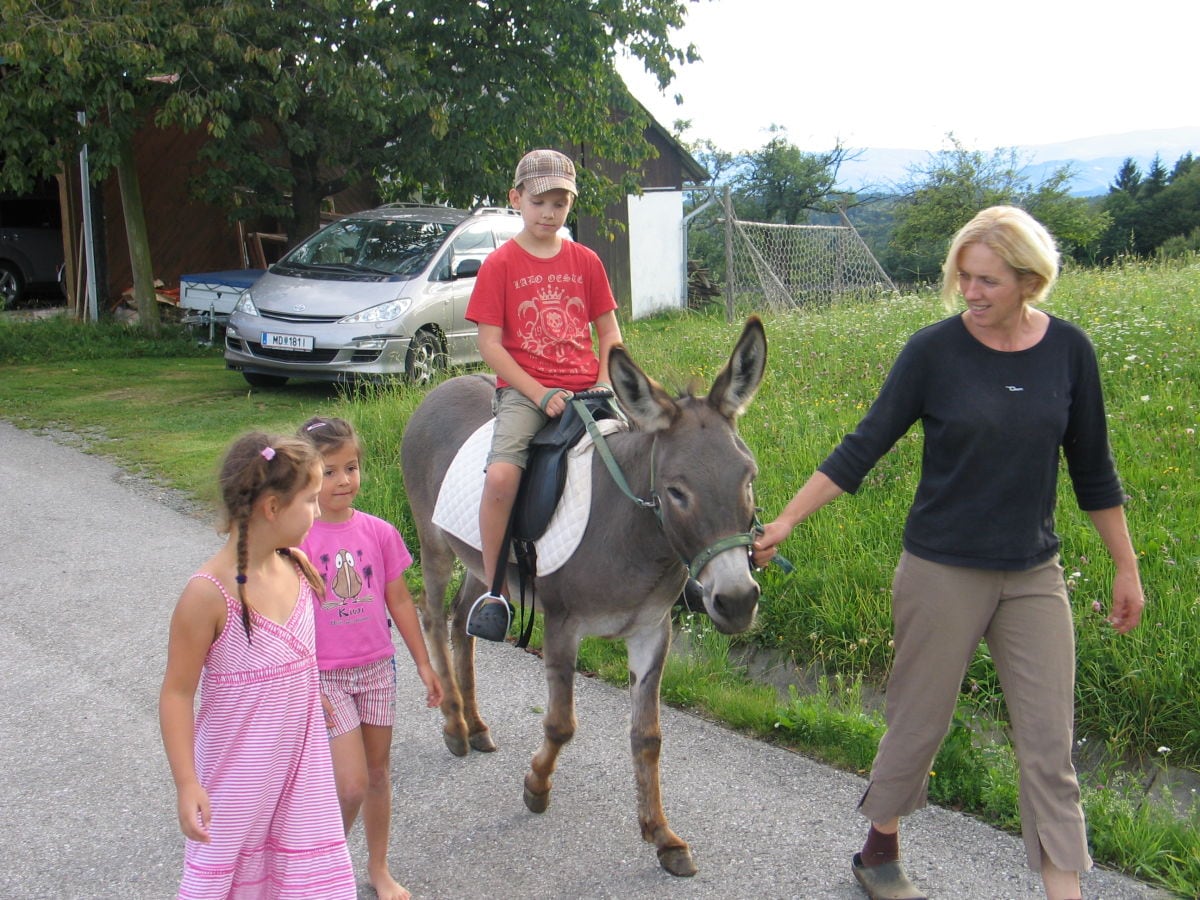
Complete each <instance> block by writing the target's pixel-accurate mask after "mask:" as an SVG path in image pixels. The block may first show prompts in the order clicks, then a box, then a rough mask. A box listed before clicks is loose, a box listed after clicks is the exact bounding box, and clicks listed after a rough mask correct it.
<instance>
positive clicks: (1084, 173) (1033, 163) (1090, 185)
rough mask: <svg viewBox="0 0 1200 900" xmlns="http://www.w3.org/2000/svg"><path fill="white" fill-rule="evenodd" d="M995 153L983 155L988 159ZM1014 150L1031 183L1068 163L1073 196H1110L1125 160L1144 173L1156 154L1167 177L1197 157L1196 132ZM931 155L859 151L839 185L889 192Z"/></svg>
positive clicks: (1199, 136) (1199, 137) (1199, 131)
mask: <svg viewBox="0 0 1200 900" xmlns="http://www.w3.org/2000/svg"><path fill="white" fill-rule="evenodd" d="M970 149H983V148H970ZM994 149H995V148H988V149H985V150H983V152H984V153H987V154H989V155H990V154H991V152H992V151H993V150H994ZM1002 149H1005V150H1007V149H1008V148H1007V147H1005V148H1002ZM1016 149H1017V153H1018V157H1019V158H1020V159H1021V160H1023V161H1025V162H1026V167H1025V172H1026V174H1027V175H1028V176H1029V178H1030V180H1031V181H1032V182H1033V183H1034V184H1039V183H1041V182H1042V181H1044V180H1045V179H1046V177H1047V176H1048V175H1049V174H1050V173H1051V172H1054V171H1056V170H1058V169H1060V168H1062V166H1064V165H1065V164H1067V163H1070V164H1071V165H1072V167H1073V169H1074V171H1075V178H1074V180H1073V181H1072V182H1071V193H1072V194H1073V195H1075V196H1077V197H1092V196H1095V195H1097V194H1106V193H1108V189H1109V186H1110V185H1111V184H1112V183H1113V181H1114V179H1115V178H1116V176H1117V171H1118V170H1119V169H1120V168H1121V164H1122V163H1123V162H1124V161H1125V160H1126V159H1127V158H1129V157H1132V158H1133V160H1134V161H1135V162H1136V163H1137V164H1138V166H1139V167H1140V168H1141V170H1142V174H1145V173H1146V171H1147V170H1148V169H1149V168H1150V164H1151V162H1152V161H1153V159H1154V157H1155V155H1156V154H1157V155H1158V157H1159V158H1160V159H1161V160H1162V162H1163V165H1164V166H1166V167H1167V171H1168V172H1169V171H1170V170H1171V168H1172V167H1173V166H1174V165H1175V161H1176V160H1177V159H1179V157H1181V156H1183V155H1184V154H1185V153H1188V152H1191V153H1194V154H1196V155H1197V156H1200V127H1193V128H1163V129H1158V130H1154V131H1131V132H1129V133H1127V134H1108V135H1101V136H1098V137H1087V138H1078V139H1076V140H1073V141H1063V142H1062V143H1058V144H1036V145H1030V146H1018V147H1017V148H1016ZM931 155H932V153H931V152H930V151H928V150H897V149H877V148H868V149H865V150H862V151H861V155H860V157H859V158H858V159H855V160H850V161H847V162H844V163H842V167H841V169H840V171H839V173H838V174H839V184H840V185H841V186H844V187H848V188H850V189H851V190H864V189H875V190H880V191H883V192H892V191H894V190H895V189H896V188H897V186H898V185H900V184H903V183H905V182H907V181H909V180H910V174H909V172H910V169H911V168H912V167H913V166H924V165H925V164H926V163H927V162H928V161H929V158H930V156H931Z"/></svg>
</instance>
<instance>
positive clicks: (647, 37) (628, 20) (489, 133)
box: [164, 0, 694, 239]
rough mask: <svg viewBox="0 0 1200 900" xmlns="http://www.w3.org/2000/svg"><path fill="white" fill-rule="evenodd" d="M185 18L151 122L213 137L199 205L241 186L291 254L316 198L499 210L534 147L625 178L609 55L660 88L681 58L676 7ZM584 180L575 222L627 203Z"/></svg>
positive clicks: (288, 8)
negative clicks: (362, 185)
mask: <svg viewBox="0 0 1200 900" xmlns="http://www.w3.org/2000/svg"><path fill="white" fill-rule="evenodd" d="M186 2H187V5H188V7H189V21H190V23H191V27H192V30H191V31H190V32H189V33H188V34H187V35H186V38H187V40H186V42H184V46H182V47H181V48H180V50H181V52H180V56H179V59H180V60H181V62H182V63H183V68H182V71H181V74H182V76H183V77H182V78H181V81H180V84H179V85H178V90H177V91H176V93H175V94H174V95H173V96H172V97H171V98H170V101H169V102H168V104H167V106H166V107H165V109H164V114H165V115H166V116H167V117H168V118H170V119H172V120H175V121H180V122H183V123H185V124H188V125H192V126H196V125H201V124H204V123H207V124H208V127H209V128H210V129H211V131H212V133H213V135H214V136H215V137H217V138H219V140H217V141H214V142H212V143H211V144H210V145H209V151H208V152H209V157H210V159H211V160H212V162H213V163H214V165H213V167H212V168H210V169H209V170H207V171H206V172H205V173H204V177H203V188H204V191H205V195H206V197H207V198H208V199H209V200H210V201H213V200H221V199H227V198H228V197H229V196H230V192H231V191H232V190H234V189H235V188H238V187H241V188H247V187H248V188H250V189H251V190H252V191H253V192H254V196H255V197H256V198H257V200H256V202H257V203H261V204H263V205H265V206H266V207H267V208H269V209H270V210H272V211H274V212H277V213H282V214H283V216H284V218H285V220H290V222H291V225H290V227H289V234H290V235H291V237H292V238H293V239H299V238H301V237H304V236H306V235H307V234H308V233H309V232H311V231H312V230H314V229H315V228H316V226H317V224H318V215H319V211H320V202H321V200H322V199H323V198H324V197H327V196H329V195H330V194H333V193H336V192H337V191H338V190H341V189H343V188H345V187H348V186H350V185H352V184H354V183H355V182H357V181H359V180H361V179H364V178H371V177H377V178H379V179H380V180H381V182H382V183H383V184H384V186H385V190H386V192H387V193H388V194H389V195H391V196H393V197H396V198H401V199H409V198H412V197H417V196H420V197H422V198H424V199H427V200H446V201H450V202H452V203H455V204H456V205H469V204H471V203H474V202H477V201H478V200H479V199H481V198H492V199H497V200H499V199H502V198H503V197H504V195H505V193H506V191H507V188H508V187H509V181H510V179H511V177H512V169H513V167H514V166H515V164H516V160H517V159H519V158H520V156H521V155H522V154H523V153H524V152H525V151H527V150H528V149H530V148H531V147H534V146H554V147H560V148H562V149H564V150H568V151H570V150H572V149H579V148H582V147H586V148H587V152H588V159H589V160H591V159H604V160H606V161H608V162H611V163H616V164H619V165H623V166H634V167H636V166H637V164H639V163H640V162H642V161H643V160H644V159H645V158H646V156H647V155H648V153H649V152H650V148H649V145H648V144H647V143H646V142H645V141H644V139H643V137H642V131H643V129H644V128H645V126H646V124H647V120H646V118H645V114H644V112H643V111H642V110H641V109H640V107H638V106H637V104H636V103H635V102H633V100H632V98H631V97H630V96H629V94H628V92H627V91H626V89H625V87H624V84H623V83H622V82H621V80H620V78H619V76H618V75H617V74H616V72H615V69H614V66H613V61H614V57H615V54H616V53H617V52H618V48H620V47H622V46H623V47H625V48H626V49H627V52H629V53H631V54H633V55H634V56H636V57H637V58H639V59H641V60H642V61H643V62H644V63H645V65H646V67H647V69H648V70H649V71H651V72H653V73H654V74H655V75H656V76H657V77H658V79H659V83H660V84H661V85H663V86H665V85H666V84H667V83H669V81H670V80H671V78H672V77H673V68H672V67H673V66H674V65H675V64H677V63H681V62H685V61H688V60H690V59H693V58H694V53H693V52H692V50H691V48H688V49H687V50H679V49H677V48H675V47H674V46H672V45H671V43H670V40H669V31H670V29H672V28H678V27H679V26H680V25H682V23H683V16H684V11H685V9H686V3H684V2H682V0H650V2H639V0H586V2H572V3H561V2H558V0H491V2H486V3H483V2H480V3H462V2H459V0H417V2H411V0H410V2H407V3H399V2H388V0H382V2H379V0H326V2H323V3H319V4H303V5H302V6H299V7H296V6H293V5H291V4H278V3H272V2H269V0H236V2H219V3H218V2H211V0H210V2H198V0H186ZM231 87H233V88H235V89H231ZM265 134H273V135H274V136H275V137H276V138H277V140H276V141H264V135H265ZM580 178H581V181H583V183H584V185H585V189H584V190H583V192H582V197H581V203H580V210H581V211H582V212H584V213H589V212H591V213H598V212H600V211H601V210H602V209H603V207H604V205H605V204H606V203H607V202H609V201H611V200H613V199H616V198H617V197H618V196H622V195H623V194H624V192H625V191H626V190H628V189H629V188H630V187H631V185H630V184H625V185H621V186H618V185H614V184H613V183H612V182H611V181H610V180H608V179H607V178H605V177H604V176H603V175H602V174H601V173H600V172H599V171H598V170H597V169H596V168H593V167H591V166H585V167H584V169H583V171H581V172H580ZM289 195H290V200H289V199H288V198H289Z"/></svg>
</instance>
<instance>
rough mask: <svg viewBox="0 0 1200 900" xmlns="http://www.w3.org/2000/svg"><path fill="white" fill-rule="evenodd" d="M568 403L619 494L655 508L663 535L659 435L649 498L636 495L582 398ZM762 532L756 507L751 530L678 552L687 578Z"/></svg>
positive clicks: (787, 568)
mask: <svg viewBox="0 0 1200 900" xmlns="http://www.w3.org/2000/svg"><path fill="white" fill-rule="evenodd" d="M605 393H607V392H605ZM571 403H572V404H573V405H574V406H575V411H576V412H577V413H579V417H580V418H581V419H583V423H584V425H585V426H586V427H587V431H588V434H589V435H591V437H592V443H593V444H594V445H595V447H596V450H597V451H598V452H599V453H600V458H601V459H603V460H604V465H605V468H607V469H608V473H609V475H611V476H612V480H613V481H614V482H615V483H616V485H617V487H618V488H620V490H621V493H622V494H624V495H625V496H626V497H628V498H629V499H630V500H632V501H633V502H634V503H636V504H637V505H638V506H640V507H642V508H643V509H652V510H654V516H655V518H656V519H658V527H659V529H660V530H661V531H662V532H663V534H664V535H665V534H666V524H665V523H664V522H663V511H662V502H661V501H660V500H659V497H658V489H657V488H656V487H655V480H654V457H655V452H654V451H655V450H657V449H658V435H655V436H654V441H653V442H652V443H651V444H650V498H649V499H644V498H642V497H639V496H638V495H637V494H635V493H634V492H633V491H632V490H630V488H629V483H628V482H627V481H626V480H625V475H624V473H622V472H621V466H620V464H619V463H618V462H617V460H616V458H615V457H613V455H612V451H611V450H610V449H609V448H608V442H607V441H606V440H605V439H604V434H603V433H602V432H601V431H600V429H599V428H598V427H597V425H596V422H595V420H594V419H593V418H592V414H591V413H590V412H588V409H587V405H586V404H584V403H583V402H582V401H581V400H574V399H573V400H572V401H571ZM762 533H763V527H762V523H761V522H760V521H759V520H758V510H757V508H756V509H755V511H754V517H753V518H752V519H751V522H750V530H749V531H743V532H739V533H738V534H731V535H729V537H723V538H721V539H720V540H718V541H716V542H715V543H712V544H710V545H709V546H707V547H705V548H704V549H703V550H701V551H700V552H699V553H697V554H696V555H695V556H694V557H692V558H691V559H690V560H689V559H687V558H686V557H684V556H683V555H682V554H680V557H679V558H680V560H681V561H682V562H683V564H684V566H686V567H687V572H688V579H689V580H691V581H694V580H696V579H697V578H699V576H700V573H701V572H702V571H703V570H704V567H705V566H707V565H708V564H709V563H710V562H712V560H713V558H714V557H716V556H719V555H720V554H722V553H724V552H725V551H726V550H732V549H733V548H734V547H752V546H754V541H755V540H756V539H757V538H758V536H759V535H761V534H762ZM771 562H773V563H775V564H776V565H777V566H779V567H780V568H781V569H783V571H784V572H786V573H790V572H791V571H792V570H793V569H794V566H793V565H792V564H791V563H790V562H789V561H788V560H786V559H784V558H783V557H782V556H780V555H778V554H776V555H775V556H773V557H772V558H771Z"/></svg>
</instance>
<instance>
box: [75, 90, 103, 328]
mask: <svg viewBox="0 0 1200 900" xmlns="http://www.w3.org/2000/svg"><path fill="white" fill-rule="evenodd" d="M78 119H79V124H80V126H81V127H86V126H87V113H84V112H80V113H78ZM79 181H80V187H81V190H80V192H79V195H80V202H81V203H82V207H83V252H84V255H85V256H86V257H87V307H86V308H87V319H88V321H91V322H96V321H99V319H100V312H99V301H98V299H97V298H98V293H97V291H96V248H95V246H94V244H95V240H94V237H93V235H92V185H91V171H90V169H89V168H88V148H87V144H84V145H83V149H82V150H80V151H79Z"/></svg>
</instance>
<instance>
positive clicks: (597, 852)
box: [0, 422, 1167, 900]
mask: <svg viewBox="0 0 1200 900" xmlns="http://www.w3.org/2000/svg"><path fill="white" fill-rule="evenodd" d="M0 484H3V486H4V487H3V490H2V491H0V576H2V578H3V584H4V585H5V587H6V590H5V592H4V596H5V601H6V602H5V606H6V608H7V610H8V613H7V615H8V620H7V621H8V624H7V626H6V627H4V628H2V629H0V786H2V789H3V790H2V793H0V897H3V898H55V900H62V898H84V897H86V898H121V900H132V898H167V897H172V896H174V892H175V889H176V887H177V884H178V878H179V874H180V871H181V866H182V859H183V840H182V837H181V836H180V834H179V830H178V827H177V825H176V822H175V795H174V789H173V786H172V784H171V780H170V776H169V772H168V769H167V765H166V759H165V756H164V754H163V751H162V744H161V742H160V739H159V735H158V717H157V696H158V687H159V682H160V679H161V677H162V670H163V665H164V661H165V648H166V635H167V624H168V620H169V617H170V614H171V610H172V608H173V606H174V603H175V599H176V598H177V597H178V595H179V592H180V590H181V589H182V587H183V585H184V582H185V581H186V579H187V577H188V576H189V575H190V574H191V573H192V572H193V571H194V570H195V569H196V568H197V567H198V566H199V565H200V563H201V562H203V561H204V560H205V559H206V558H207V557H208V556H209V555H211V554H212V553H213V552H214V551H215V549H216V548H217V547H218V546H219V543H220V539H219V538H218V536H217V535H216V533H215V531H214V529H213V527H212V525H211V524H209V523H208V522H206V521H203V520H201V519H199V518H197V517H195V516H194V515H189V514H188V513H187V512H185V511H180V509H179V503H178V500H177V499H176V498H173V497H172V496H171V495H170V494H169V493H168V492H166V491H162V490H159V489H156V488H154V487H153V486H151V485H148V484H146V483H145V482H144V481H142V480H140V479H137V478H134V477H131V476H129V475H127V474H126V473H123V472H122V471H120V470H119V469H117V468H115V467H114V466H113V465H111V464H110V463H108V462H106V461H104V460H103V459H100V458H98V457H96V456H90V455H86V454H84V453H82V452H80V451H79V450H76V449H73V448H71V447H69V446H66V445H64V444H62V443H56V442H55V441H54V440H52V439H50V438H48V437H40V436H37V435H34V434H31V433H28V432H24V431H20V430H18V429H16V428H13V427H12V426H10V425H8V424H6V423H3V422H0ZM480 643H483V642H480ZM479 669H480V684H481V689H480V694H481V698H482V701H483V703H484V705H485V707H484V708H485V715H486V716H487V717H488V719H489V722H490V724H491V726H492V728H493V733H494V735H495V738H496V740H497V742H498V743H499V745H500V750H499V751H498V752H496V753H494V754H490V755H487V754H479V753H472V754H471V755H470V756H469V757H467V758H465V759H458V758H454V757H452V756H451V755H450V754H449V753H448V752H447V751H446V750H445V748H444V746H443V744H442V740H441V734H440V721H439V714H438V713H437V711H436V710H427V709H425V708H424V707H423V705H422V703H421V689H420V683H419V681H418V679H417V677H416V675H415V672H414V670H413V668H412V665H411V662H410V661H409V660H408V659H407V656H406V655H404V654H403V653H402V654H401V656H400V686H399V701H398V702H399V709H398V722H397V725H396V732H395V745H394V748H393V773H394V774H393V777H394V785H395V815H394V819H393V826H392V844H391V856H392V861H393V870H394V872H395V873H396V875H397V876H398V877H399V879H400V880H401V882H402V883H404V884H406V885H407V886H408V887H409V889H410V890H411V891H412V892H413V895H414V897H417V898H476V897H487V898H509V897H513V898H516V897H522V898H528V897H538V898H542V897H571V898H576V897H577V898H671V900H694V898H718V897H719V898H724V900H729V898H734V900H738V898H755V900H773V898H780V900H782V898H804V900H818V898H822V900H824V898H829V900H842V898H844V900H861V898H862V897H864V895H863V894H862V892H861V891H860V889H859V888H858V886H857V885H856V884H855V882H854V880H853V878H852V876H851V875H850V870H849V860H850V856H851V854H852V853H853V851H854V850H856V849H857V848H858V847H859V846H860V844H861V841H862V837H863V833H864V823H863V820H862V819H861V818H860V817H859V815H858V814H857V813H856V812H855V808H854V807H855V804H856V802H857V800H858V797H859V795H860V794H861V792H862V790H863V787H864V782H863V780H862V779H861V778H859V777H856V776H854V775H849V774H846V773H844V772H840V771H838V770H836V769H832V768H829V767H827V766H823V765H820V764H818V763H815V762H813V761H811V760H809V759H807V758H805V757H803V756H800V755H797V754H793V753H789V752H787V751H785V750H781V749H779V748H776V747H771V746H767V745H764V744H761V743H758V742H756V741H753V740H750V739H747V738H745V737H741V736H739V735H736V734H733V733H730V732H728V731H726V730H724V729H722V728H720V727H718V726H716V725H713V724H711V723H709V722H706V721H704V720H701V719H699V718H696V717H695V716H692V715H689V714H687V713H683V712H678V711H675V710H669V709H666V710H664V712H663V730H664V748H663V763H662V771H663V793H664V802H665V806H666V809H667V814H668V816H669V817H670V820H671V824H672V826H673V827H674V828H675V830H676V832H678V833H679V834H680V836H682V837H683V838H685V839H686V840H688V841H689V842H690V843H691V845H692V851H693V854H694V855H695V859H696V862H697V864H698V866H699V869H700V871H699V874H697V875H696V876H695V877H694V878H690V879H676V878H673V877H671V876H670V875H668V874H666V873H665V872H664V871H663V870H662V869H660V868H659V866H658V863H657V860H656V859H655V856H654V850H653V848H652V847H651V846H650V845H648V844H645V843H643V842H642V841H641V839H640V837H639V833H638V827H637V821H636V816H635V812H634V786H633V776H632V768H631V764H630V760H629V745H628V740H627V736H626V729H627V727H628V703H627V698H626V696H625V693H624V692H623V691H621V690H619V689H617V688H614V687H611V686H609V685H605V684H602V683H599V682H597V681H595V680H591V679H588V678H584V677H582V676H579V677H578V678H577V697H578V717H579V726H580V727H579V731H578V733H577V736H576V738H575V740H574V741H573V742H572V743H571V744H570V745H569V746H568V747H567V749H566V751H565V752H564V754H563V757H562V760H561V765H560V769H559V773H558V775H557V777H556V780H555V786H554V793H553V795H552V802H551V805H550V809H549V810H548V811H547V812H546V813H544V814H542V815H534V814H532V813H530V812H528V811H527V810H526V809H525V806H524V804H523V803H522V801H521V780H522V777H523V775H524V772H525V768H526V766H527V763H528V760H529V757H530V755H531V754H532V753H533V751H534V750H535V749H536V747H537V745H538V742H539V735H540V719H541V714H542V705H543V704H544V702H545V690H544V683H543V680H542V670H541V664H540V661H539V660H538V659H537V658H536V657H534V656H531V655H528V654H526V653H524V652H522V651H519V650H516V649H515V648H513V647H512V646H509V645H503V646H500V645H487V646H483V647H481V648H480V653H479ZM904 851H905V856H906V861H907V865H908V869H909V873H910V875H911V876H912V877H913V879H914V880H915V881H917V882H918V883H919V884H920V885H921V886H922V887H924V888H925V889H926V890H927V891H928V893H929V895H930V896H931V897H934V898H950V897H956V898H972V900H990V898H996V900H1000V898H1026V897H1028V898H1036V897H1040V896H1042V894H1041V889H1040V886H1039V882H1038V880H1037V879H1036V878H1035V877H1034V876H1033V874H1032V873H1031V872H1029V870H1028V869H1027V868H1026V867H1025V860H1024V851H1023V849H1022V846H1021V844H1020V841H1019V839H1018V838H1016V837H1014V836H1011V835H1007V834H1004V833H1001V832H999V831H996V830H994V829H992V828H990V827H989V826H987V825H983V824H980V823H979V822H977V821H975V820H973V819H971V818H969V817H967V816H963V815H960V814H957V813H953V812H950V811H947V810H943V809H937V808H930V809H927V810H923V811H921V812H919V813H917V814H915V815H913V816H911V817H910V818H909V819H908V820H906V826H905V832H904ZM351 853H352V855H353V856H354V858H355V861H356V866H357V868H358V871H359V879H360V881H359V897H361V898H373V897H374V896H375V895H374V891H373V890H372V889H371V888H370V887H369V886H368V885H367V883H366V880H365V852H364V849H363V842H362V834H361V828H356V830H355V832H354V833H353V835H352V837H351ZM1084 888H1085V895H1086V896H1088V897H1090V898H1103V900H1133V898H1153V897H1166V896H1167V895H1166V894H1163V893H1161V892H1157V891H1154V890H1152V889H1150V888H1148V887H1146V886H1145V885H1143V884H1140V883H1139V882H1136V881H1134V880H1131V879H1128V878H1125V877H1123V876H1119V875H1116V874H1114V873H1112V872H1107V871H1102V870H1096V871H1093V872H1092V873H1089V874H1088V875H1086V876H1085V880H1084Z"/></svg>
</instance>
